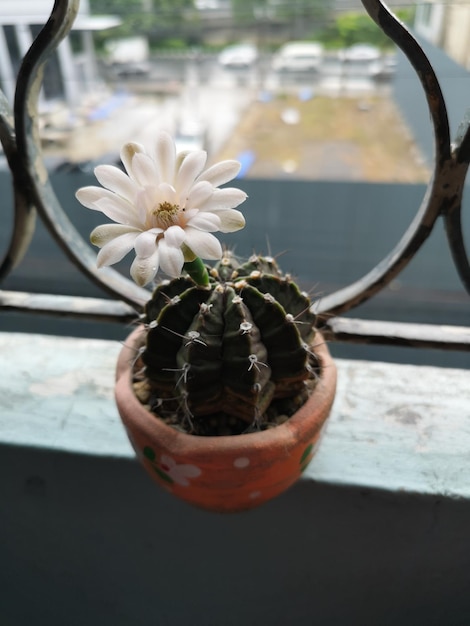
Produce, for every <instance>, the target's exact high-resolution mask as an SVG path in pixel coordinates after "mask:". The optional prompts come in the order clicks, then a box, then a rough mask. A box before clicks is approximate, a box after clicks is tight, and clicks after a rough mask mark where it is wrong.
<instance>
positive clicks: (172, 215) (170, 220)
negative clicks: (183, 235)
mask: <svg viewBox="0 0 470 626" xmlns="http://www.w3.org/2000/svg"><path fill="white" fill-rule="evenodd" d="M179 210H180V208H179V206H178V205H177V204H171V203H170V202H161V203H160V204H159V205H158V207H156V208H155V209H154V210H153V211H152V213H153V216H154V217H155V219H156V221H157V225H158V226H159V227H160V228H169V227H170V226H174V225H175V224H176V223H177V219H176V218H177V215H178V213H179Z"/></svg>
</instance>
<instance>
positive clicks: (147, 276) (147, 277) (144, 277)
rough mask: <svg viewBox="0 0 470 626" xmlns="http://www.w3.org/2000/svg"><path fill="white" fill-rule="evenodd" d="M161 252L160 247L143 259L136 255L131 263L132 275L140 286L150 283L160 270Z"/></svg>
mask: <svg viewBox="0 0 470 626" xmlns="http://www.w3.org/2000/svg"><path fill="white" fill-rule="evenodd" d="M159 257H160V252H159V250H158V248H157V249H156V250H155V252H154V253H153V254H152V255H151V256H148V257H146V258H145V259H143V258H142V257H139V256H136V257H135V259H134V261H133V262H132V265H131V270H130V272H131V276H132V278H133V280H134V281H135V282H136V283H137V284H138V285H139V286H140V287H144V286H145V285H147V284H148V283H150V282H151V281H152V280H153V279H154V278H155V274H156V273H157V272H158V262H159Z"/></svg>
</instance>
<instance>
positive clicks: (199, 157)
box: [175, 150, 207, 207]
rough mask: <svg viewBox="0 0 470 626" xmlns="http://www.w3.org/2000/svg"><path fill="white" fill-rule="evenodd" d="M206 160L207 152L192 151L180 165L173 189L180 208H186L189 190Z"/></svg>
mask: <svg viewBox="0 0 470 626" xmlns="http://www.w3.org/2000/svg"><path fill="white" fill-rule="evenodd" d="M206 160H207V152H205V151H204V150H194V151H193V152H189V153H188V155H187V156H186V158H185V159H184V160H183V162H182V163H181V166H180V168H179V170H178V172H177V174H176V180H175V189H176V193H177V194H178V199H179V203H180V205H181V206H183V207H185V206H186V200H187V196H188V194H189V190H190V189H191V186H192V185H193V184H194V181H195V180H196V178H197V176H199V174H200V173H201V172H202V170H203V169H204V165H205V164H206Z"/></svg>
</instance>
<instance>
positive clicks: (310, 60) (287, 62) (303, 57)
mask: <svg viewBox="0 0 470 626" xmlns="http://www.w3.org/2000/svg"><path fill="white" fill-rule="evenodd" d="M322 60H323V46H322V45H321V44H320V43H317V42H313V41H292V42H290V43H286V44H284V45H283V46H282V47H281V48H280V49H279V50H278V52H277V53H276V54H275V55H274V58H273V62H272V68H273V69H274V70H275V71H277V72H283V71H286V72H297V71H309V70H318V69H319V67H320V65H321V62H322Z"/></svg>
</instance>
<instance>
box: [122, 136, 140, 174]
mask: <svg viewBox="0 0 470 626" xmlns="http://www.w3.org/2000/svg"><path fill="white" fill-rule="evenodd" d="M141 152H145V148H144V146H142V145H141V144H140V143H135V142H130V143H126V144H124V145H123V146H122V148H121V155H120V156H121V161H122V164H123V165H124V167H125V168H126V172H127V173H128V174H129V176H130V177H131V178H132V159H133V158H134V155H135V154H139V153H141Z"/></svg>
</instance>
